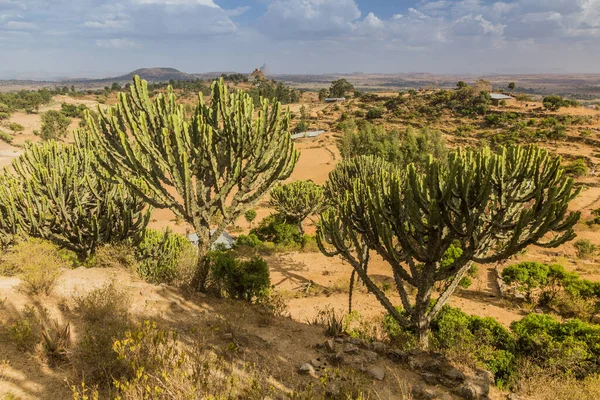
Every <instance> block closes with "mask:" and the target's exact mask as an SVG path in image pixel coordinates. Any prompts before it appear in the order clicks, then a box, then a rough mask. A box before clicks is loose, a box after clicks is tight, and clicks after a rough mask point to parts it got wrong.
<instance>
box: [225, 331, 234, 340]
mask: <svg viewBox="0 0 600 400" xmlns="http://www.w3.org/2000/svg"><path fill="white" fill-rule="evenodd" d="M223 339H225V340H233V333H226V334H224V335H223Z"/></svg>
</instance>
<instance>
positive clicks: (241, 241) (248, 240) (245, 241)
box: [235, 233, 263, 248]
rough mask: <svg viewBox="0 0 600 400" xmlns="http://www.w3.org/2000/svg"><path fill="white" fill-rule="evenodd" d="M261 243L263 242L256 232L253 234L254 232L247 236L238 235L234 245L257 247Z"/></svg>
mask: <svg viewBox="0 0 600 400" xmlns="http://www.w3.org/2000/svg"><path fill="white" fill-rule="evenodd" d="M262 244H263V242H262V240H260V239H259V238H258V236H256V234H254V233H251V234H249V235H248V236H246V235H240V236H238V237H237V239H236V241H235V245H236V246H246V247H251V248H255V247H258V246H260V245H262Z"/></svg>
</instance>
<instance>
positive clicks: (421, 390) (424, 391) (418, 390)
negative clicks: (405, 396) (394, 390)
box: [411, 385, 437, 400]
mask: <svg viewBox="0 0 600 400" xmlns="http://www.w3.org/2000/svg"><path fill="white" fill-rule="evenodd" d="M411 393H412V396H413V398H416V399H421V400H433V399H435V398H437V396H436V394H435V391H433V390H431V389H428V388H426V387H423V386H421V385H415V386H413V388H412V390H411Z"/></svg>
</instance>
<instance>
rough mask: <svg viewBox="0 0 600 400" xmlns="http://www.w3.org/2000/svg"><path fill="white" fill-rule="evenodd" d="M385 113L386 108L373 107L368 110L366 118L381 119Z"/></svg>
mask: <svg viewBox="0 0 600 400" xmlns="http://www.w3.org/2000/svg"><path fill="white" fill-rule="evenodd" d="M383 114H385V108H383V107H373V108H371V109H370V110H369V111H367V115H366V118H367V119H379V118H383Z"/></svg>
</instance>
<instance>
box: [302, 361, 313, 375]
mask: <svg viewBox="0 0 600 400" xmlns="http://www.w3.org/2000/svg"><path fill="white" fill-rule="evenodd" d="M298 372H300V373H301V374H302V375H314V374H315V368H314V367H313V366H312V365H310V364H309V363H306V364H302V366H301V367H300V369H299V370H298Z"/></svg>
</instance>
